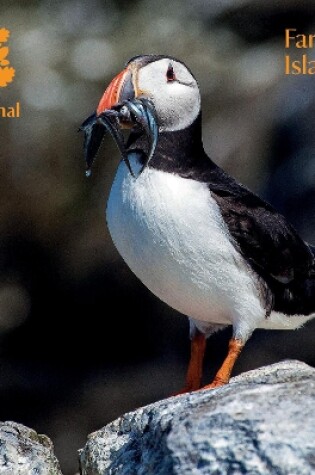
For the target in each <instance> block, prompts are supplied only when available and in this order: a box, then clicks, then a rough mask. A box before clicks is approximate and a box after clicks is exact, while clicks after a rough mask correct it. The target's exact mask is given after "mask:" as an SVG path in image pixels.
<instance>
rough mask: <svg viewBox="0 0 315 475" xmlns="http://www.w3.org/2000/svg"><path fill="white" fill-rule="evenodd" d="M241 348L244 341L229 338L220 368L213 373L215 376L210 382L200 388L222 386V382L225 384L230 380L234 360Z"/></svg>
mask: <svg viewBox="0 0 315 475" xmlns="http://www.w3.org/2000/svg"><path fill="white" fill-rule="evenodd" d="M243 348H244V343H243V342H242V341H241V340H237V339H236V338H231V340H230V342H229V352H228V354H227V357H226V358H225V360H224V361H223V364H222V366H221V368H220V369H219V371H218V372H217V374H216V375H215V378H214V380H213V381H212V383H211V384H207V385H206V386H204V387H203V388H202V389H213V388H217V387H218V386H223V385H224V384H227V383H228V382H229V380H230V377H231V373H232V370H233V367H234V365H235V362H236V360H237V358H238V356H239V355H240V353H241V351H242V349H243Z"/></svg>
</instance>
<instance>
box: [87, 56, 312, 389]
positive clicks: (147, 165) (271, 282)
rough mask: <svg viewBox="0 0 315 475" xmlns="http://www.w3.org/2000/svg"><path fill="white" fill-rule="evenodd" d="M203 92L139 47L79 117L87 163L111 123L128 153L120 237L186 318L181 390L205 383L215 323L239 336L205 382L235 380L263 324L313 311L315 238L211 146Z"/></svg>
mask: <svg viewBox="0 0 315 475" xmlns="http://www.w3.org/2000/svg"><path fill="white" fill-rule="evenodd" d="M200 102H201V101H200V93H199V88H198V84H197V82H196V79H195V78H194V76H193V74H192V73H191V71H190V70H189V69H188V68H187V67H186V66H185V64H184V63H182V62H181V61H178V60H176V59H175V58H172V57H168V56H157V55H143V56H137V57H135V58H132V59H131V60H130V61H129V62H128V64H127V65H126V67H125V69H124V70H123V71H122V72H121V73H120V74H119V75H118V76H116V77H115V78H114V79H113V81H112V82H111V83H110V85H109V86H108V88H107V89H106V91H105V93H104V95H103V97H102V98H101V101H100V103H99V105H98V107H97V110H96V112H95V113H94V114H93V115H92V116H91V117H89V118H88V119H87V120H86V121H85V122H84V123H83V124H82V130H84V132H85V154H86V161H87V166H88V173H89V170H90V167H91V165H92V162H93V159H94V157H95V155H96V153H97V151H98V149H99V146H100V144H101V141H102V138H103V135H104V133H105V131H109V132H110V133H111V134H112V135H113V137H114V138H115V140H116V142H117V145H118V147H119V149H120V152H121V155H122V160H121V162H120V164H119V166H118V170H117V173H116V176H115V178H114V182H113V185H112V188H111V192H110V196H109V199H108V203H107V210H106V219H107V224H108V228H109V231H110V234H111V237H112V239H113V242H114V244H115V246H116V247H117V249H118V251H119V253H120V254H121V256H122V257H123V259H124V260H125V262H126V263H127V264H128V266H129V267H130V269H131V270H132V271H133V272H134V273H135V275H136V276H137V277H138V278H139V279H140V280H141V281H142V282H143V283H144V285H146V286H147V287H148V288H149V289H150V290H151V292H152V293H153V294H155V295H156V296H157V297H159V298H160V299H161V300H162V301H164V302H166V303H167V304H168V305H169V306H170V307H172V308H174V309H176V310H178V311H179V312H180V313H182V314H184V315H187V316H188V317H189V320H190V334H191V339H192V343H191V359H190V363H189V367H188V372H187V378H186V386H185V388H184V390H183V392H184V391H192V390H196V389H199V388H200V387H201V376H202V362H203V356H204V350H205V342H206V338H207V337H209V336H210V335H211V334H212V333H214V332H215V331H217V330H219V329H221V328H224V327H225V326H227V325H232V326H233V337H232V339H231V340H230V344H229V350H228V354H227V357H226V359H225V360H224V362H223V364H222V366H221V368H220V370H219V371H218V373H217V375H216V376H215V378H214V381H213V382H212V383H211V384H209V385H207V386H205V388H213V387H216V386H220V385H222V384H226V383H228V381H229V378H230V375H231V372H232V369H233V366H234V363H235V361H236V359H237V357H238V355H239V354H240V352H241V350H242V348H243V346H244V345H245V343H246V341H247V340H248V338H249V337H250V336H251V334H252V332H253V331H254V330H255V328H264V329H277V330H279V329H284V330H290V329H295V328H298V327H301V326H302V325H303V324H304V323H305V322H307V321H308V320H310V319H312V318H314V317H315V248H314V247H312V246H310V245H309V244H307V243H305V242H304V241H303V240H302V239H301V238H300V237H299V235H298V234H297V232H296V231H295V230H294V228H293V227H292V226H291V225H290V224H289V223H288V222H287V221H286V219H285V218H284V217H283V216H281V215H280V214H279V213H277V212H276V211H275V210H274V209H273V208H272V206H270V205H269V204H268V203H266V202H265V201H263V200H262V199H261V198H259V197H258V196H256V195H255V194H253V193H252V192H251V191H249V190H248V189H247V188H245V187H244V186H242V185H240V184H239V183H237V182H236V181H235V180H234V179H233V178H232V177H231V176H229V175H228V174H227V173H226V172H225V171H223V170H222V169H221V168H220V167H218V166H217V165H216V164H215V163H213V161H212V160H211V159H210V158H209V157H208V156H207V154H206V153H205V151H204V148H203V144H202V131H201V128H202V122H201V106H200ZM121 128H129V129H130V131H131V132H130V136H129V138H128V141H127V143H125V142H124V137H123V134H122V132H121Z"/></svg>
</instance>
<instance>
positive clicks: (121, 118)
mask: <svg viewBox="0 0 315 475" xmlns="http://www.w3.org/2000/svg"><path fill="white" fill-rule="evenodd" d="M136 77H137V70H136V68H135V67H131V66H127V67H126V69H124V70H123V71H122V72H121V73H119V74H118V75H117V76H116V77H115V78H114V79H113V80H112V81H111V83H110V84H109V86H108V87H107V89H106V90H105V92H104V94H103V96H102V98H101V100H100V102H99V104H98V106H97V109H96V112H95V113H94V114H92V115H91V116H90V117H88V118H87V119H86V120H85V121H84V122H83V124H82V125H81V127H80V129H79V130H80V131H83V132H84V155H85V161H86V175H87V176H90V175H91V168H92V165H93V162H94V159H95V157H96V155H97V152H98V150H99V148H100V146H101V143H102V140H103V138H104V135H105V133H106V132H109V133H110V135H111V136H112V137H113V139H114V140H115V142H116V144H117V147H118V149H119V152H120V154H121V158H122V160H124V162H125V163H126V165H127V167H128V169H129V171H130V173H131V174H132V176H135V175H134V173H133V171H132V169H131V166H130V163H129V160H128V152H127V147H126V143H125V139H124V135H123V133H122V129H126V128H127V129H136V130H140V131H141V132H143V133H144V134H145V135H146V137H147V140H148V155H147V158H146V160H145V163H144V165H143V167H142V169H141V170H140V173H139V175H140V174H141V173H142V171H143V170H144V168H145V167H146V166H147V164H148V163H149V161H150V160H151V158H152V157H153V155H154V151H155V148H156V145H157V142H158V136H159V127H158V122H157V116H156V113H155V109H154V105H153V104H152V102H151V101H150V100H149V99H148V98H146V97H144V94H143V93H141V92H140V91H138V90H137V89H138V88H137V86H136V82H137V81H136Z"/></svg>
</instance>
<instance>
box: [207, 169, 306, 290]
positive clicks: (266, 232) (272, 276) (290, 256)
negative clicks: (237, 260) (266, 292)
mask: <svg viewBox="0 0 315 475" xmlns="http://www.w3.org/2000/svg"><path fill="white" fill-rule="evenodd" d="M209 188H210V190H211V192H212V196H213V197H214V198H215V199H216V201H217V203H218V205H219V207H220V210H221V213H222V216H223V219H224V221H225V222H226V224H227V226H228V229H229V231H230V233H231V235H232V237H233V238H234V241H235V243H236V245H237V247H238V249H239V251H240V252H241V253H242V255H243V256H244V257H245V259H246V260H247V261H248V262H249V263H250V265H251V266H252V267H253V268H254V269H255V270H256V271H257V272H258V273H259V274H260V275H261V276H262V277H263V278H264V279H265V280H266V281H267V282H268V281H269V282H270V280H274V281H277V282H278V283H281V284H284V285H287V284H289V283H290V282H292V281H294V280H295V279H299V278H302V279H305V278H307V277H308V276H309V275H310V272H311V270H312V268H313V269H314V255H313V253H312V252H311V249H310V247H309V246H308V245H307V244H306V243H304V241H303V240H302V239H301V238H300V236H299V235H298V234H297V232H296V231H295V229H294V228H293V227H292V226H291V225H290V224H289V223H288V222H287V220H286V219H285V218H284V217H283V216H282V215H280V214H279V213H277V212H276V211H275V210H274V209H273V208H272V206H270V205H269V204H268V203H266V202H265V201H264V200H262V199H261V198H259V197H258V196H256V195H255V194H254V193H252V192H250V191H249V190H247V189H246V188H245V187H243V186H241V185H238V184H237V183H236V182H235V181H234V180H233V179H232V178H231V179H227V177H226V176H225V179H224V180H223V181H222V182H221V183H220V180H217V181H216V183H215V184H209Z"/></svg>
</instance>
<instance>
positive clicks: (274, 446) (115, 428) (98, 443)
mask: <svg viewBox="0 0 315 475" xmlns="http://www.w3.org/2000/svg"><path fill="white" fill-rule="evenodd" d="M80 461H81V474H82V475H116V474H117V475H173V474H174V475H175V474H178V475H203V474H204V475H206V474H207V475H226V474H229V475H232V474H233V475H236V474H250V475H260V474H261V475H267V474H270V475H271V474H272V475H311V474H313V473H315V370H314V369H313V368H311V367H309V366H307V365H306V364H304V363H300V362H298V361H284V362H282V363H278V364H274V365H271V366H266V367H263V368H260V369H257V370H254V371H249V372H248V373H243V374H241V375H240V376H237V377H235V378H233V379H232V380H231V382H230V384H229V385H228V386H225V387H222V388H218V389H215V390H212V391H199V392H195V393H191V394H189V395H183V396H179V397H172V398H169V399H166V400H163V401H158V402H156V403H154V404H150V405H149V406H146V407H143V408H140V409H138V410H136V411H134V412H131V413H128V414H125V415H124V416H122V417H120V418H119V419H117V420H115V421H113V422H111V423H110V424H108V425H107V426H105V427H104V428H103V429H101V430H99V431H97V432H94V433H93V434H91V435H90V436H89V438H88V442H87V444H86V446H85V447H84V449H82V451H81V453H80Z"/></svg>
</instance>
